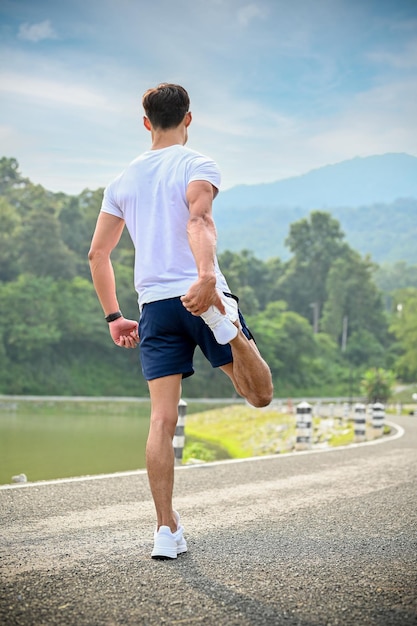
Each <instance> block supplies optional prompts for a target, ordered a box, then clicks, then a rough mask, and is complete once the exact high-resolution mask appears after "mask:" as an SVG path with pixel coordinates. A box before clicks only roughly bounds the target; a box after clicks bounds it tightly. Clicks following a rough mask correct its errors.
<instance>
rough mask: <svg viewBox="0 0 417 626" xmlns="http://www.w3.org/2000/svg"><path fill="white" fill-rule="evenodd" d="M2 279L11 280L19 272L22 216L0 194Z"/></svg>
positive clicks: (0, 275)
mask: <svg viewBox="0 0 417 626" xmlns="http://www.w3.org/2000/svg"><path fill="white" fill-rule="evenodd" d="M0 223H1V230H0V280H4V281H10V280H13V279H14V278H16V276H17V275H18V273H19V250H18V246H17V238H18V234H19V228H20V224H21V219H20V216H19V215H18V214H17V213H16V211H15V210H14V208H13V207H12V206H11V205H10V204H9V203H8V202H7V200H6V199H5V198H4V197H1V196H0Z"/></svg>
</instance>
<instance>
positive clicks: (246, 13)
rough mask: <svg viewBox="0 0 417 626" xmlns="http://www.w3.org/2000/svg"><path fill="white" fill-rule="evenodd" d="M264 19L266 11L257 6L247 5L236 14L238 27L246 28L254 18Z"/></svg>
mask: <svg viewBox="0 0 417 626" xmlns="http://www.w3.org/2000/svg"><path fill="white" fill-rule="evenodd" d="M264 17H266V10H265V9H263V8H262V7H260V6H259V5H258V4H247V5H246V6H244V7H242V8H241V9H239V11H238V13H237V19H238V22H239V24H240V26H245V27H246V26H248V24H249V23H250V22H252V20H253V19H255V18H261V19H263V18H264Z"/></svg>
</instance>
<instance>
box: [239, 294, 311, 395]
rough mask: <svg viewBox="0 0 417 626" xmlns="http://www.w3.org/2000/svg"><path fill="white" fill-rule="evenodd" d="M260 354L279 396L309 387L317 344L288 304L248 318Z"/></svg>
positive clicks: (308, 329)
mask: <svg viewBox="0 0 417 626" xmlns="http://www.w3.org/2000/svg"><path fill="white" fill-rule="evenodd" d="M248 323H249V327H250V329H251V330H252V332H253V333H254V336H255V339H256V342H257V344H258V346H259V349H260V351H261V354H262V355H263V356H264V358H265V360H266V361H267V363H268V364H269V366H270V368H271V371H272V375H273V379H274V383H275V385H276V392H277V391H278V393H279V389H281V390H282V389H285V388H296V387H297V386H298V387H300V386H303V385H307V384H308V383H309V381H310V378H311V372H310V369H309V368H310V361H311V359H313V358H314V356H315V342H314V337H313V332H312V329H311V326H310V325H309V323H308V322H307V320H306V319H304V318H303V317H301V316H300V315H298V314H297V313H294V312H293V311H288V310H286V303H285V302H272V303H270V304H268V305H267V307H266V309H265V311H262V313H259V314H258V315H256V316H255V317H253V318H248Z"/></svg>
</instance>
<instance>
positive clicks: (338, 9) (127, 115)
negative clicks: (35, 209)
mask: <svg viewBox="0 0 417 626" xmlns="http://www.w3.org/2000/svg"><path fill="white" fill-rule="evenodd" d="M163 81H168V82H177V83H181V84H183V85H184V86H185V87H186V88H187V90H188V91H189V94H190V97H191V110H192V112H193V123H192V126H191V128H190V138H189V144H188V145H189V146H190V147H191V148H194V149H195V150H199V151H201V152H203V153H205V154H208V155H210V156H211V157H213V158H214V159H215V160H216V161H217V162H218V163H219V165H220V167H221V170H222V176H223V188H224V189H227V188H229V187H232V186H234V185H237V184H241V183H246V184H253V183H262V182H271V181H275V180H279V179H282V178H287V177H289V176H295V175H299V174H303V173H305V172H307V171H310V170H311V169H314V168H317V167H320V166H323V165H327V164H329V163H337V162H339V161H343V160H345V159H350V158H353V157H355V156H367V155H371V154H383V153H386V152H407V153H408V154H413V155H415V156H417V105H416V103H417V0H389V1H388V0H291V1H290V0H285V1H283V0H256V1H255V0H153V1H151V2H149V1H148V2H143V1H142V0H100V1H99V0H88V2H87V1H86V0H67V1H66V2H64V0H54V2H52V1H46V0H1V3H0V145H1V150H0V156H3V155H4V156H8V157H15V158H16V159H17V160H18V161H19V164H20V169H21V171H22V173H23V174H24V175H25V176H28V177H30V178H31V179H32V181H33V182H35V183H40V184H42V185H43V186H44V187H46V188H48V189H50V190H52V191H64V192H66V193H74V194H78V193H79V192H80V191H81V190H82V189H84V188H86V187H88V188H90V189H97V188H98V187H101V186H104V185H106V184H107V182H109V181H110V180H111V179H112V178H114V177H115V176H116V175H117V174H118V173H119V172H120V171H121V170H122V169H123V168H124V167H125V165H126V164H127V163H128V162H129V161H130V160H132V159H133V158H134V157H135V156H136V155H137V154H138V153H140V152H141V151H143V150H145V149H147V148H148V147H149V140H150V136H149V134H148V133H147V132H146V131H145V129H144V128H143V126H142V114H143V112H142V109H141V104H140V103H141V96H142V94H143V92H144V91H145V90H146V89H147V88H148V87H150V86H154V85H156V84H158V83H159V82H163Z"/></svg>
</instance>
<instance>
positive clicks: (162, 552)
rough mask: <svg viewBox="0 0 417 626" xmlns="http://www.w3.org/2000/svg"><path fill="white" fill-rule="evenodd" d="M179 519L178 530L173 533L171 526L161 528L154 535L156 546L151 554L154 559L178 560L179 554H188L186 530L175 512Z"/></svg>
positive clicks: (178, 517) (177, 517) (177, 516)
mask: <svg viewBox="0 0 417 626" xmlns="http://www.w3.org/2000/svg"><path fill="white" fill-rule="evenodd" d="M174 515H175V517H176V519H177V530H176V531H175V533H173V532H172V531H171V529H170V527H169V526H160V527H159V530H155V533H154V546H153V550H152V553H151V557H152V558H153V559H161V560H163V559H176V558H177V556H178V554H182V553H183V552H187V542H186V541H185V539H184V536H183V533H184V529H183V527H182V526H181V525H180V516H179V514H178V513H177V512H176V511H174Z"/></svg>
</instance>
